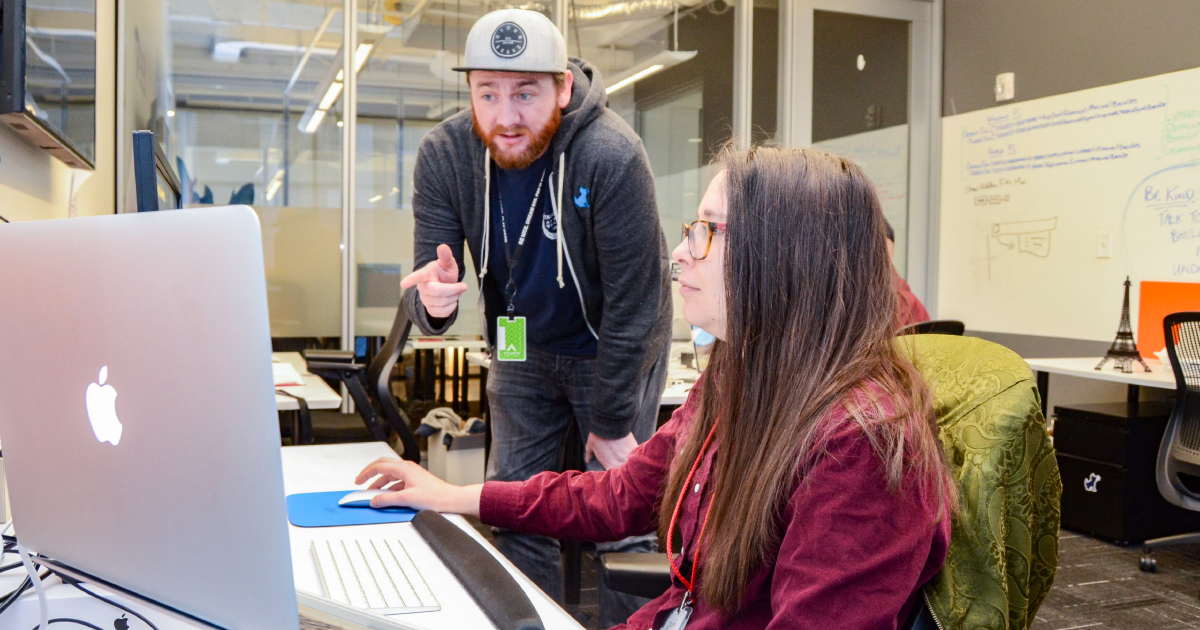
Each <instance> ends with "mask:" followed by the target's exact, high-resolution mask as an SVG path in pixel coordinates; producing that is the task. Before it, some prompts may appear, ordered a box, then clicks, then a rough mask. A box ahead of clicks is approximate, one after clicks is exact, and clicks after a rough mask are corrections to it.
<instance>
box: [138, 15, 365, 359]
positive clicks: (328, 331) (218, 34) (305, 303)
mask: <svg viewBox="0 0 1200 630" xmlns="http://www.w3.org/2000/svg"><path fill="white" fill-rule="evenodd" d="M341 6H342V5H341V3H340V2H313V1H305V0H168V2H167V3H166V7H167V10H166V22H167V25H168V33H167V36H166V40H167V42H168V46H167V51H166V53H165V54H164V55H162V56H161V57H162V58H161V59H160V61H159V63H164V64H166V66H167V71H166V77H167V85H168V88H167V89H166V90H165V93H166V94H167V96H166V99H167V104H166V106H165V107H161V104H160V105H159V107H155V108H154V110H155V111H158V110H159V109H165V110H166V112H165V116H166V118H165V121H163V124H162V125H161V126H159V128H157V129H155V130H156V131H157V132H158V133H159V136H160V137H159V138H158V139H159V141H160V143H161V144H163V145H164V148H165V149H166V153H167V155H168V157H169V159H170V160H171V162H172V166H174V167H175V168H176V169H177V172H178V174H179V176H180V180H181V182H182V184H183V188H184V191H183V195H184V197H183V201H184V205H185V206H188V207H191V206H204V205H226V204H235V203H238V204H247V205H251V206H252V207H254V208H255V210H256V211H257V212H258V214H259V218H260V220H261V222H262V230H263V248H264V254H265V258H266V270H267V289H268V302H269V306H270V312H271V334H272V336H273V337H277V338H280V337H283V338H304V339H308V340H310V343H311V340H312V339H313V338H320V339H325V340H326V341H327V342H329V343H336V342H337V338H338V337H339V336H340V331H341V223H342V219H341V217H342V210H341V156H342V147H341V136H340V133H339V132H340V131H341V129H340V125H341V114H340V106H339V105H338V104H337V103H333V104H332V105H330V106H328V107H326V108H324V109H322V108H320V107H319V106H320V105H322V101H323V100H324V99H325V97H326V95H327V94H328V93H329V81H327V79H328V78H329V76H330V74H331V73H333V72H336V69H337V68H336V67H335V66H339V65H340V63H341V61H340V57H339V54H340V51H341V47H342V12H341ZM131 10H132V9H131ZM128 40H129V33H127V41H128ZM131 80H133V81H136V80H137V78H136V76H134V77H130V76H128V75H127V76H126V82H127V84H128V83H129V81H131ZM160 92H164V91H160ZM160 98H161V97H160ZM317 111H321V113H320V114H319V115H314V114H315V112H317Z"/></svg>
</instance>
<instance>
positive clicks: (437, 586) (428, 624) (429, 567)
mask: <svg viewBox="0 0 1200 630" xmlns="http://www.w3.org/2000/svg"><path fill="white" fill-rule="evenodd" d="M395 456H396V453H395V451H393V450H392V449H391V448H390V447H388V445H386V444H384V443H382V442H372V443H365V444H329V445H319V446H288V447H284V449H283V485H284V490H285V492H287V493H288V494H293V493H297V492H328V491H334V490H352V489H354V487H355V486H354V477H355V476H356V475H357V474H358V473H359V471H360V470H362V469H363V467H365V466H366V465H367V464H369V463H371V462H373V461H375V460H376V459H378V458H380V457H395ZM446 517H447V518H448V519H450V520H451V521H452V522H453V523H454V524H456V525H458V526H459V527H461V528H462V529H463V531H466V532H467V533H468V534H470V535H471V537H473V538H475V539H476V540H477V541H479V542H480V544H482V545H483V546H484V547H485V548H486V549H487V550H488V551H490V552H491V554H492V555H493V556H494V557H495V558H496V559H497V560H498V561H499V562H500V564H502V565H504V568H506V569H508V571H509V572H510V573H512V574H513V577H514V578H515V579H516V580H517V583H518V584H520V585H521V588H523V589H524V590H525V593H526V594H527V595H528V596H529V599H530V601H532V602H533V605H534V607H535V608H536V609H537V611H538V614H539V615H541V617H542V623H543V624H544V625H545V627H546V628H547V630H552V629H562V630H582V626H580V625H579V624H578V623H576V621H575V620H574V619H573V618H572V617H571V615H569V614H567V612H566V611H565V610H563V609H562V608H560V607H559V606H558V605H557V604H556V603H554V600H552V599H550V598H549V597H547V596H546V594H545V593H543V592H542V591H541V590H540V589H539V588H538V587H537V586H535V585H534V584H533V582H531V581H530V580H529V578H527V577H525V575H524V574H522V573H521V572H520V571H518V570H517V568H516V567H514V566H513V565H512V563H510V562H509V561H508V560H507V559H506V558H505V557H504V556H502V555H501V554H500V552H499V551H498V550H496V548H495V547H493V546H492V545H491V543H489V542H487V541H486V540H485V539H484V538H483V537H482V536H480V535H479V532H476V531H475V529H474V528H473V527H471V525H470V524H468V523H467V521H466V519H464V518H462V517H461V516H458V515H452V514H447V515H446ZM288 530H289V533H290V536H291V541H292V570H293V572H294V573H295V578H296V588H298V589H303V590H306V591H312V592H316V593H320V592H321V587H320V582H319V579H320V578H319V577H318V576H317V568H316V563H315V562H314V560H313V557H312V547H311V545H312V542H313V541H314V540H324V539H330V538H344V537H351V536H355V537H370V536H395V537H397V538H399V539H400V540H401V541H402V542H403V543H404V546H405V548H406V549H407V550H408V552H409V554H410V555H411V556H412V558H413V562H415V563H416V564H417V565H418V566H419V567H420V568H421V573H422V575H423V576H424V577H425V580H426V581H427V582H428V583H429V586H430V588H431V589H433V591H434V594H435V596H436V597H437V598H438V602H439V603H440V604H441V605H442V609H441V610H440V611H437V612H428V613H412V614H407V615H402V616H401V617H400V618H401V620H402V621H404V622H405V623H408V624H412V625H416V626H420V627H422V628H429V629H431V630H433V629H435V628H436V629H440V628H447V629H450V628H454V629H458V628H492V627H494V626H493V625H492V623H491V622H490V621H489V620H488V619H487V617H486V616H485V615H484V614H483V612H482V611H480V610H479V609H478V608H477V607H476V606H475V604H474V600H472V599H471V598H470V595H468V594H467V592H466V591H465V590H464V589H463V587H462V586H461V585H460V584H459V583H458V581H457V580H455V579H454V577H453V576H452V575H451V574H450V572H449V570H448V569H446V567H445V566H444V565H442V563H441V560H439V559H438V558H437V556H436V555H434V553H433V550H431V549H430V548H429V546H428V545H427V544H425V541H424V539H422V538H421V536H420V534H418V533H417V530H416V528H414V527H413V526H412V524H411V523H399V524H393V525H361V526H357V527H321V528H303V527H294V526H292V525H290V524H289V525H288Z"/></svg>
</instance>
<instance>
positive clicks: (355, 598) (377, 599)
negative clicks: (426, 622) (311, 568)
mask: <svg viewBox="0 0 1200 630" xmlns="http://www.w3.org/2000/svg"><path fill="white" fill-rule="evenodd" d="M312 549H313V556H314V557H315V558H316V560H317V572H318V573H319V574H320V576H321V588H322V589H324V591H325V597H328V598H329V599H332V600H334V601H338V602H342V603H343V604H347V605H350V606H353V607H355V608H364V609H367V610H371V611H372V612H376V613H379V614H384V615H390V614H396V613H413V612H428V611H433V610H440V609H441V606H440V605H439V604H438V601H437V599H436V598H435V597H434V596H433V591H431V590H430V589H429V585H428V584H426V583H425V578H424V577H422V576H421V573H420V571H418V570H417V566H416V565H415V564H413V561H412V558H410V557H409V555H408V552H407V551H406V550H405V549H404V545H402V544H401V543H400V541H399V540H396V539H383V538H371V539H368V538H362V539H354V538H347V539H342V540H319V541H313V544H312Z"/></svg>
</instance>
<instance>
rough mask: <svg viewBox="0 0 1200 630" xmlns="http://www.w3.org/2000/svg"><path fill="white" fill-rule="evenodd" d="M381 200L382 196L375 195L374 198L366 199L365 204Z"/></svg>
mask: <svg viewBox="0 0 1200 630" xmlns="http://www.w3.org/2000/svg"><path fill="white" fill-rule="evenodd" d="M381 199H383V195H375V196H374V197H371V198H370V199H368V200H367V203H375V202H376V201H379V200H381Z"/></svg>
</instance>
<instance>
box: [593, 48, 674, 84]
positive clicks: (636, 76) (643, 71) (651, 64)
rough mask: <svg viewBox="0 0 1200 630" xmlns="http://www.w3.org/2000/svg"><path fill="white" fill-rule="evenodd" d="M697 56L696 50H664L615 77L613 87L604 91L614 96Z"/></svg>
mask: <svg viewBox="0 0 1200 630" xmlns="http://www.w3.org/2000/svg"><path fill="white" fill-rule="evenodd" d="M695 56H696V51H694V50H664V51H662V52H660V53H658V54H657V55H654V56H652V57H649V58H647V59H643V60H642V61H639V62H638V63H635V64H633V65H632V66H630V67H628V68H626V69H625V70H623V71H621V72H618V73H617V74H615V75H613V77H612V85H610V86H608V87H607V88H606V89H605V90H604V91H605V92H606V93H608V94H612V93H614V92H617V91H619V90H623V89H625V88H627V87H629V86H631V85H633V84H634V83H637V82H638V81H641V80H642V79H644V78H646V77H648V76H650V75H652V74H654V73H656V72H659V71H662V70H664V69H666V68H670V67H672V66H677V65H679V64H681V63H683V62H685V61H687V60H689V59H691V58H692V57H695Z"/></svg>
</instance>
